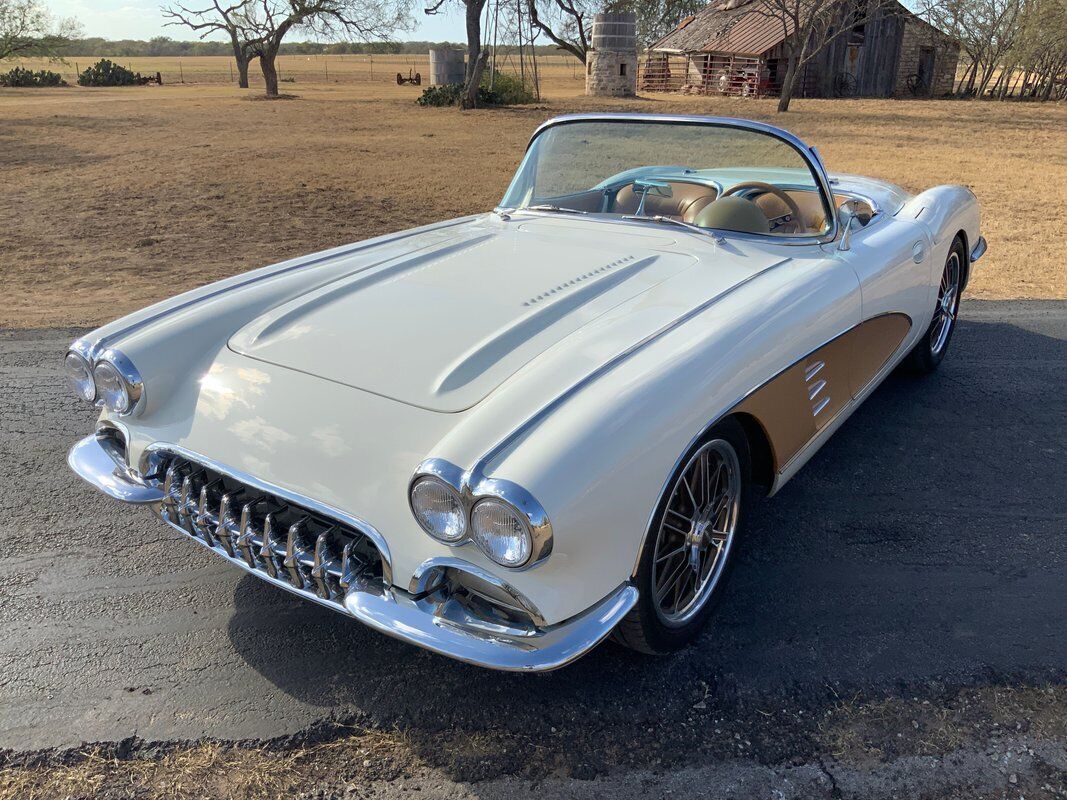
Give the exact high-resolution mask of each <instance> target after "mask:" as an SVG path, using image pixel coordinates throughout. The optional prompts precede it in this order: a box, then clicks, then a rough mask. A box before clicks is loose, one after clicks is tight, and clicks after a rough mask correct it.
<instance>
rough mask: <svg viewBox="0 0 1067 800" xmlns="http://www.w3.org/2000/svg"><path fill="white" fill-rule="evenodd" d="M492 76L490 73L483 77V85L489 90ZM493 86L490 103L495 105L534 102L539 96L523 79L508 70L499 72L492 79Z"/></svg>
mask: <svg viewBox="0 0 1067 800" xmlns="http://www.w3.org/2000/svg"><path fill="white" fill-rule="evenodd" d="M491 79H492V76H491V75H490V74H489V73H486V75H485V76H484V77H483V78H482V86H483V87H484V88H485V89H486V90H488V89H489V83H490V80H491ZM492 84H493V88H492V91H491V92H490V96H491V98H492V99H491V100H489V103H490V104H491V105H494V106H514V105H520V104H522V103H532V102H534V101H535V100H536V99H537V98H535V97H534V94H533V92H531V91H530V90H529V88H527V87H526V86H525V85H524V84H523V82H522V79H521V78H519V77H518V76H517V75H510V74H508V73H506V72H497V73H496V78H495V79H492Z"/></svg>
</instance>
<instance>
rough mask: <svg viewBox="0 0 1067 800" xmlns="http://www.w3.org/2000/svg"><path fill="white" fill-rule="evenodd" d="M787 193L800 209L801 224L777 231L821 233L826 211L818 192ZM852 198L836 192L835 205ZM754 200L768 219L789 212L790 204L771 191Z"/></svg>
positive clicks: (837, 206) (837, 205)
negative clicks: (791, 228)
mask: <svg viewBox="0 0 1067 800" xmlns="http://www.w3.org/2000/svg"><path fill="white" fill-rule="evenodd" d="M786 194H787V195H789V196H790V197H791V198H793V202H795V203H796V204H797V207H798V208H799V209H800V219H799V220H797V222H798V223H799V225H794V226H793V230H790V229H789V226H788V225H784V226H780V227H778V228H775V230H774V232H775V233H821V232H822V231H824V230H825V229H826V213H825V212H824V211H823V207H822V203H821V202H820V200H819V193H818V192H816V191H798V190H786ZM851 199H852V198H850V197H846V196H845V195H841V194H835V195H834V207H835V208H840V207H841V204H842V203H846V202H848V201H849V200H851ZM752 202H754V203H755V204H756V205H758V206H759V207H760V208H761V209H763V213H764V214H766V215H767V217H768V219H774V218H775V217H781V216H784V215H785V214H788V213H789V206H787V205H786V204H785V203H783V202H782V199H781V198H780V197H776V196H775V195H773V194H771V193H770V192H767V193H764V194H761V195H760V196H759V197H757V198H755V199H754V200H753V201H752ZM861 205H862V206H864V207H867V206H866V204H865V203H861ZM868 208H869V207H868ZM870 217H871V214H868V215H867V220H868V221H869V220H870Z"/></svg>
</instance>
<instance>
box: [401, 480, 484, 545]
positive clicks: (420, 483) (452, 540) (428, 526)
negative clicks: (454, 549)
mask: <svg viewBox="0 0 1067 800" xmlns="http://www.w3.org/2000/svg"><path fill="white" fill-rule="evenodd" d="M422 487H433V488H437V489H439V490H441V491H442V492H444V493H446V494H447V496H448V497H449V498H450V499H451V500H452V502H453V503H454V504H455V506H456V511H455V512H454V514H455V516H456V518H457V519H456V521H457V527H458V528H459V532H458V533H457V534H454V535H447V534H446V533H445V531H444V530H443V529H437V528H435V527H434V526H433V524H432V523H431V521H430V520H429V519H427V516H428V515H427V513H425V511H424V510H423V509H421V508H420V503H419V501H418V494H419V490H420V488H422ZM408 505H409V506H410V508H411V513H412V514H413V515H414V517H415V521H416V522H417V523H419V527H420V528H422V529H423V530H424V531H425V532H426V533H428V534H429V535H430V536H432V537H433V538H434V539H436V540H437V541H439V542H443V543H444V544H447V545H458V544H462V543H463V542H464V540H465V539H466V538H467V536H468V535H469V533H470V521H469V519H468V516H467V509H466V507H465V505H464V503H463V497H462V495H461V494H460V493H459V491H457V490H456V488H455V487H454V486H451V485H449V483H448V482H447V481H443V480H441V479H440V478H438V477H436V476H434V475H422V476H420V477H419V478H417V479H416V480H414V481H412V483H411V488H410V490H409V491H408Z"/></svg>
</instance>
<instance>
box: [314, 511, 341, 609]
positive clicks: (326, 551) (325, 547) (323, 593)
mask: <svg viewBox="0 0 1067 800" xmlns="http://www.w3.org/2000/svg"><path fill="white" fill-rule="evenodd" d="M335 532H336V527H334V528H330V529H328V530H325V531H323V532H322V533H320V534H319V536H318V538H317V539H315V561H314V563H313V564H312V567H311V578H312V580H314V581H315V587H316V591H317V593H318V595H319V597H321V598H323V599H325V600H329V599H330V598H331V597H333V596H334V595H335V594H339V592H338V591H337V590H336V589H335V588H334V585H333V584H332V583H331V581H330V579H331V577H332V576H333V575H335V574H336V575H340V574H341V558H340V557H339V556H340V554H339V553H338V552H337V544H336V542H335V541H334V534H335Z"/></svg>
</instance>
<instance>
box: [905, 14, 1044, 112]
mask: <svg viewBox="0 0 1067 800" xmlns="http://www.w3.org/2000/svg"><path fill="white" fill-rule="evenodd" d="M1023 7H1024V0H923V1H922V4H921V5H920V7H919V13H920V15H921V16H923V17H924V18H925V19H926V20H928V21H929V22H930V23H931V24H933V25H934V26H935V27H937V28H939V29H941V30H943V31H945V32H946V33H948V34H949V35H951V36H952V37H954V38H955V39H957V40H958V41H959V43H960V46H961V47H962V49H963V52H964V55H965V56H966V59H967V62H968V64H969V66H968V69H967V72H966V73H965V74H964V78H963V80H962V81H960V84H959V87H958V88H957V90H956V91H957V94H959V95H961V96H967V95H972V94H977V95H981V94H982V93H983V92H985V90H986V87H987V86H988V85H989V82H990V81H991V80H992V79H993V75H994V73H995V72H996V69H997V67H998V65H1000V63H1001V61H1002V60H1003V59H1004V57H1005V56H1006V55H1007V54H1008V53H1009V52H1010V51H1011V49H1012V47H1013V45H1014V43H1015V37H1016V35H1017V34H1018V31H1019V24H1020V21H1021V19H1022V12H1023Z"/></svg>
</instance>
